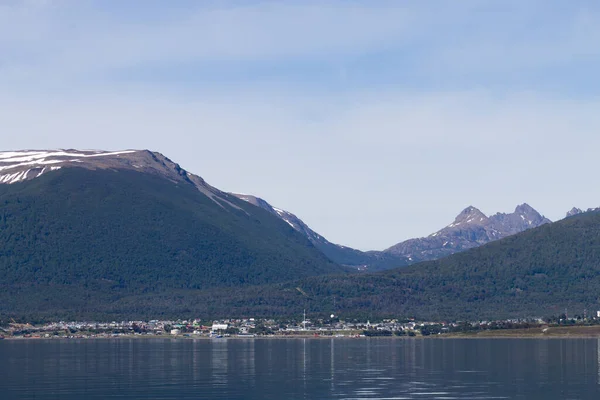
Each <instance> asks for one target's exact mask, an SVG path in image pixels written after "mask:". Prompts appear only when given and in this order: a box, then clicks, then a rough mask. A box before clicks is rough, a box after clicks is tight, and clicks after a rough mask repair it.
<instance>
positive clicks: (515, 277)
mask: <svg viewBox="0 0 600 400" xmlns="http://www.w3.org/2000/svg"><path fill="white" fill-rule="evenodd" d="M57 287H59V288H60V290H57V291H56V296H54V297H51V298H47V297H44V294H43V293H41V292H40V291H39V288H36V289H38V290H33V289H31V288H27V287H25V288H20V289H19V290H17V291H16V292H15V291H13V293H8V292H6V291H2V290H0V317H1V316H2V314H4V316H5V317H4V318H6V317H7V316H25V317H29V318H31V317H32V316H33V317H35V316H42V317H48V316H50V315H53V316H62V317H64V316H71V317H78V318H86V317H87V318H89V317H90V316H92V317H95V318H101V319H111V318H113V319H114V318H138V317H144V318H152V317H163V316H164V317H183V318H187V317H195V318H218V317H223V318H225V317H232V318H233V317H273V316H275V317H276V316H285V317H289V316H297V315H301V314H302V310H303V309H306V310H307V312H308V313H309V315H310V316H311V318H317V317H326V316H327V315H329V314H330V313H335V314H336V315H339V316H340V317H341V318H344V319H346V318H353V317H362V318H376V317H399V318H403V317H412V316H414V317H417V318H419V319H432V320H443V319H448V320H464V319H469V320H487V319H496V318H523V317H533V316H547V315H557V314H560V313H562V312H564V310H565V308H567V309H568V312H569V313H571V314H581V313H583V310H584V309H587V310H588V312H593V311H595V310H597V309H600V304H599V302H598V301H599V300H598V293H600V212H591V213H584V214H580V215H576V216H573V217H571V218H568V219H565V220H561V221H558V222H555V223H553V224H546V225H543V226H541V227H538V228H535V229H530V230H527V231H525V232H522V233H519V234H516V235H513V236H509V237H507V238H504V239H501V240H498V241H494V242H491V243H488V244H485V245H483V246H481V247H477V248H474V249H470V250H467V251H465V252H461V253H458V254H454V255H451V256H449V257H446V258H444V259H440V260H436V261H429V262H424V263H420V264H417V265H412V266H408V267H406V268H399V269H395V270H391V271H385V272H380V273H370V274H352V275H344V276H341V275H326V276H325V275H323V276H315V277H309V278H305V279H302V280H299V281H294V282H291V283H279V284H272V285H257V286H249V287H244V288H232V287H226V288H219V289H206V290H189V289H174V290H170V291H162V292H160V293H158V294H157V293H144V292H139V291H138V292H135V293H131V292H127V291H121V292H118V293H119V295H118V296H115V295H114V293H113V292H105V291H101V292H96V291H91V290H90V289H87V288H85V287H83V286H74V285H58V286H57ZM41 302H44V303H43V304H46V302H49V304H50V306H49V307H50V309H48V310H44V309H40V308H39V304H40V303H41ZM34 307H38V308H34ZM32 310H35V313H34V312H32Z"/></svg>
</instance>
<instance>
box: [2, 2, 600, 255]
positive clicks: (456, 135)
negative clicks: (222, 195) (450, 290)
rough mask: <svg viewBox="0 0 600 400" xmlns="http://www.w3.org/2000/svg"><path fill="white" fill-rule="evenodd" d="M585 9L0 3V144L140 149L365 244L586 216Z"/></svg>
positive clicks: (589, 199)
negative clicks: (478, 223)
mask: <svg viewBox="0 0 600 400" xmlns="http://www.w3.org/2000/svg"><path fill="white" fill-rule="evenodd" d="M598 71H600V2H598V1H596V0H590V1H564V0H556V1H549V0H540V1H534V0H528V1H523V0H517V1H509V0H500V1H467V0H463V1H450V0H448V1H433V0H432V1H423V0H415V1H373V0H368V1H367V0H365V1H341V0H340V1H326V0H319V1H273V2H269V1H263V2H254V1H227V0H219V1H207V0H206V1H182V0H179V1H164V0H161V1H158V0H156V1H154V0H143V1H142V0H139V1H133V0H130V1H127V0H114V1H110V0H97V1H89V0H72V1H67V0H65V1H62V0H46V1H44V0H28V1H25V0H23V1H17V0H8V1H7V0H0V129H1V131H0V132H2V133H1V136H0V137H1V145H0V146H1V148H2V149H3V150H13V149H25V148H27V149H32V148H34V149H41V148H86V149H89V148H93V149H115V150H116V149H126V148H136V149H141V148H147V149H151V150H156V151H160V152H162V153H163V154H165V155H166V156H168V157H169V158H171V159H172V160H174V161H176V162H178V163H179V164H181V166H182V167H184V168H186V169H187V170H189V171H190V172H193V173H196V174H198V175H200V176H202V177H204V178H205V179H206V180H207V181H208V182H209V183H211V184H212V185H214V186H216V187H218V188H220V189H222V190H226V191H235V192H241V193H251V194H255V195H258V196H260V197H263V198H265V199H266V200H267V201H269V202H270V203H271V204H273V205H275V206H277V207H281V208H284V209H287V210H289V211H291V212H293V213H295V214H296V215H297V216H299V217H300V218H302V219H303V220H304V221H305V222H306V223H308V224H309V225H310V226H311V227H312V228H313V229H315V230H316V231H317V232H319V233H321V234H323V235H324V236H325V237H327V238H328V239H329V240H331V241H333V242H336V243H340V244H344V245H347V246H353V247H356V248H360V249H363V250H366V249H383V248H386V247H389V246H391V245H393V244H395V243H397V242H399V241H402V240H404V239H407V238H410V237H416V236H425V235H428V234H429V233H432V232H434V231H436V230H437V229H438V228H441V227H442V226H444V225H447V224H448V223H450V222H452V220H453V219H454V216H455V215H456V214H458V212H459V211H461V210H462V209H463V208H465V207H466V206H468V205H474V206H476V207H478V208H480V209H481V210H482V211H483V212H484V213H486V214H490V213H494V212H497V211H503V212H509V211H512V210H513V209H514V207H515V206H516V205H517V204H520V203H523V202H527V203H529V204H530V205H532V206H533V207H534V208H536V209H538V210H539V211H540V212H541V213H543V214H545V215H546V216H547V217H549V218H551V219H553V220H555V219H559V218H562V217H563V216H564V214H565V212H566V211H567V210H568V209H570V208H571V207H572V206H579V207H582V208H587V207H597V206H600V184H599V182H598V175H599V174H600V78H599V75H598Z"/></svg>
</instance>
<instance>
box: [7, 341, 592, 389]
mask: <svg viewBox="0 0 600 400" xmlns="http://www.w3.org/2000/svg"><path fill="white" fill-rule="evenodd" d="M599 349H600V346H599V340H596V339H545V340H535V339H489V340H488V339H426V340H420V339H367V338H361V339H340V338H336V339H258V338H257V339H214V340H172V339H154V340H152V339H147V340H145V339H138V340H128V339H116V340H22V341H9V340H4V341H0V399H2V400H8V399H107V398H108V399H110V398H118V399H145V398H147V399H390V400H391V399H561V400H562V399H598V398H600V396H599V394H600V362H599V351H600V350H599Z"/></svg>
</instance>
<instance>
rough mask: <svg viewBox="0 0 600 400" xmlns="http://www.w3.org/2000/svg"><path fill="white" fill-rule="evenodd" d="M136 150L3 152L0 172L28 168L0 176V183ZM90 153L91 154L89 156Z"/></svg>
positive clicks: (16, 180) (1, 153) (0, 154)
mask: <svg viewBox="0 0 600 400" xmlns="http://www.w3.org/2000/svg"><path fill="white" fill-rule="evenodd" d="M135 152H137V150H122V151H97V150H94V151H86V152H82V151H68V150H62V149H60V150H24V151H4V152H0V172H1V171H6V170H12V169H14V168H19V167H29V168H28V169H27V170H24V171H18V172H13V173H5V174H3V175H0V183H8V184H11V183H16V182H19V181H24V180H26V179H27V177H28V175H29V172H30V171H31V170H32V169H36V168H42V167H43V168H42V170H41V172H39V173H38V174H37V175H35V176H34V178H37V177H38V176H40V175H42V174H43V173H44V172H46V170H47V167H48V166H49V167H50V168H49V170H50V171H56V170H58V169H60V168H61V167H60V166H52V164H60V163H79V162H82V161H81V159H82V158H91V157H106V156H115V155H120V154H129V153H135ZM90 153H91V154H90Z"/></svg>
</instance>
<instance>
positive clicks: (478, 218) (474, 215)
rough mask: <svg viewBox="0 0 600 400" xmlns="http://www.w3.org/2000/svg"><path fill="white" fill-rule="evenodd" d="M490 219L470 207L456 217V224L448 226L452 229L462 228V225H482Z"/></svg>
mask: <svg viewBox="0 0 600 400" xmlns="http://www.w3.org/2000/svg"><path fill="white" fill-rule="evenodd" d="M487 219H488V217H487V216H486V215H485V214H484V213H482V212H481V211H480V210H479V209H477V208H475V207H473V206H469V207H467V208H465V209H464V210H462V211H461V212H460V214H458V215H457V216H456V218H455V219H454V222H453V223H451V224H450V225H448V226H449V227H450V228H453V227H455V226H460V225H462V224H472V223H475V224H481V223H483V222H485V221H487Z"/></svg>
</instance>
